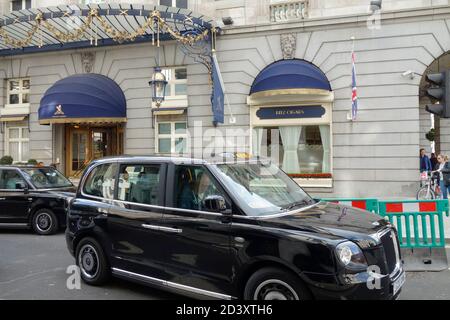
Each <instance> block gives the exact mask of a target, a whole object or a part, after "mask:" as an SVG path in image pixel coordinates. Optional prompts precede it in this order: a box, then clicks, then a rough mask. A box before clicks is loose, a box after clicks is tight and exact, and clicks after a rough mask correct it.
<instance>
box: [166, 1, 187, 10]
mask: <svg viewBox="0 0 450 320" xmlns="http://www.w3.org/2000/svg"><path fill="white" fill-rule="evenodd" d="M159 4H160V5H162V6H167V7H177V8H183V9H187V5H188V3H187V0H160V1H159Z"/></svg>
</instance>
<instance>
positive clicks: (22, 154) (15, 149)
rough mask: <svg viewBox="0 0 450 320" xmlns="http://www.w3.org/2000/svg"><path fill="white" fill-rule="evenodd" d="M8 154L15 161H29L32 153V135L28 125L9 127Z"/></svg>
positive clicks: (7, 135) (7, 132)
mask: <svg viewBox="0 0 450 320" xmlns="http://www.w3.org/2000/svg"><path fill="white" fill-rule="evenodd" d="M5 142H6V143H5V144H6V145H5V149H6V154H7V155H10V156H11V157H12V158H13V161H14V162H15V163H17V162H27V161H28V160H29V154H30V136H29V131H28V127H8V128H7V130H6V140H5Z"/></svg>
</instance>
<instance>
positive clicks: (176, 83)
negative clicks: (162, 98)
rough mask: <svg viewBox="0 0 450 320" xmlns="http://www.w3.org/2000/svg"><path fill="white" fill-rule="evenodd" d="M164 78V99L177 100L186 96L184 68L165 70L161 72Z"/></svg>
mask: <svg viewBox="0 0 450 320" xmlns="http://www.w3.org/2000/svg"><path fill="white" fill-rule="evenodd" d="M162 72H163V74H164V75H165V76H166V80H167V86H166V98H169V99H170V98H171V97H172V98H179V97H185V96H186V95H187V69H186V67H176V68H166V69H163V70H162Z"/></svg>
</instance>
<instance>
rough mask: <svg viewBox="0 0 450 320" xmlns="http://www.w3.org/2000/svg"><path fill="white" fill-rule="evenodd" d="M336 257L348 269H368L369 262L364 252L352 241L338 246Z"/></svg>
mask: <svg viewBox="0 0 450 320" xmlns="http://www.w3.org/2000/svg"><path fill="white" fill-rule="evenodd" d="M336 255H337V257H338V259H339V261H340V262H341V263H342V264H343V265H344V266H346V267H347V266H348V267H353V268H358V267H367V261H366V258H365V257H364V254H363V252H362V251H361V249H360V248H359V247H358V246H357V245H356V244H355V243H353V242H351V241H346V242H342V243H340V244H338V245H337V247H336Z"/></svg>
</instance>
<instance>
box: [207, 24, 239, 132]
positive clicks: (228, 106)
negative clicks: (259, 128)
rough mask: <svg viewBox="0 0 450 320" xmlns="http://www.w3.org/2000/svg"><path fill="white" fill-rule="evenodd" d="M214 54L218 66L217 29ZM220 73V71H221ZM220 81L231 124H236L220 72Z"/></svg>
mask: <svg viewBox="0 0 450 320" xmlns="http://www.w3.org/2000/svg"><path fill="white" fill-rule="evenodd" d="M211 52H212V55H213V59H214V60H215V63H217V66H218V65H219V61H218V60H217V55H216V30H215V29H214V30H213V35H212V50H211ZM219 73H220V72H219ZM219 76H220V82H221V84H222V88H223V95H224V97H225V105H226V106H227V108H228V112H229V113H230V120H229V122H230V124H235V123H236V118H235V117H234V115H233V111H232V110H231V105H230V100H229V99H228V94H227V90H226V89H225V83H224V82H223V79H222V75H221V74H220V75H219Z"/></svg>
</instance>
